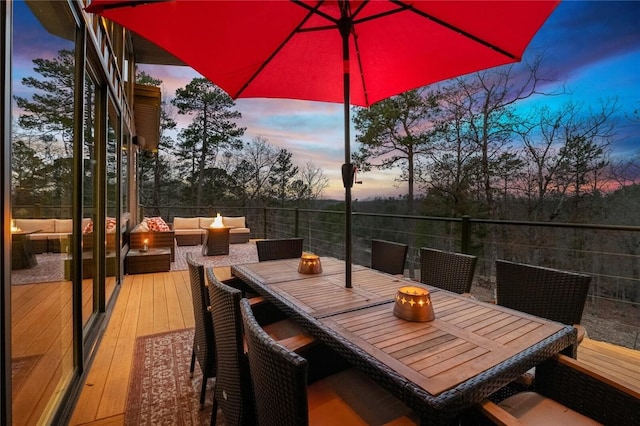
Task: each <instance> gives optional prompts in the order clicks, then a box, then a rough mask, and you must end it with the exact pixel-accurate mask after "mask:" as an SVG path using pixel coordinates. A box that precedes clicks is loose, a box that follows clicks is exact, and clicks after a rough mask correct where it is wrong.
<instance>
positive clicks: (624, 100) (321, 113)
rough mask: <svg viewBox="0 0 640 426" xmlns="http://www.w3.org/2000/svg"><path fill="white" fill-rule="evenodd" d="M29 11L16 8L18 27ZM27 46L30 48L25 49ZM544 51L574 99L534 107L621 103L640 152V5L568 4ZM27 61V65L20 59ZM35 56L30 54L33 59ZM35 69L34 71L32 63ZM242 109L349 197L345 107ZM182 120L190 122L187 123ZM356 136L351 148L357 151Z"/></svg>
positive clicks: (535, 44)
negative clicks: (343, 170)
mask: <svg viewBox="0 0 640 426" xmlns="http://www.w3.org/2000/svg"><path fill="white" fill-rule="evenodd" d="M25 9H26V8H24V6H22V7H16V8H15V11H14V13H15V15H16V16H15V17H14V21H15V22H19V21H20V20H21V19H22V18H23V17H22V16H21V14H23V13H26V10H25ZM30 42H33V41H30V40H29V38H28V37H16V39H15V43H16V45H17V48H14V52H15V57H14V91H15V92H16V93H19V92H20V86H19V78H20V76H21V75H25V74H26V73H28V72H29V69H28V67H29V66H30V67H31V68H32V64H31V58H33V57H34V56H33V52H31V53H28V52H29V51H30V50H32V49H28V48H26V44H27V43H30ZM23 48H24V49H23ZM541 51H542V52H544V56H545V64H546V66H547V67H551V68H550V70H551V72H553V73H554V74H556V75H557V77H558V78H559V79H560V80H561V81H560V83H559V84H565V86H566V88H567V90H568V91H569V92H570V93H571V94H570V95H567V96H564V97H557V98H548V97H545V98H540V99H535V100H533V101H528V102H527V103H526V104H523V105H522V106H521V108H529V107H531V106H532V105H533V104H541V103H544V104H547V105H550V106H554V105H559V104H560V103H563V102H566V101H568V100H570V99H571V100H573V101H576V102H583V103H584V104H585V105H586V106H589V105H593V106H594V107H597V105H598V104H599V101H600V100H602V99H607V98H611V97H617V98H618V99H619V105H620V107H621V109H620V111H619V116H620V117H619V126H618V129H617V137H616V140H615V142H614V143H613V145H612V150H613V153H614V155H624V156H630V155H635V154H636V153H638V152H640V150H639V149H638V148H639V147H640V118H639V117H638V113H636V118H635V121H634V120H632V119H630V117H632V116H633V113H634V110H638V109H640V71H639V70H640V1H621V2H614V1H564V2H562V3H561V4H560V5H559V6H558V7H557V9H556V10H555V11H554V12H553V14H552V15H551V17H550V18H549V19H548V20H547V22H546V23H545V24H544V25H543V27H542V28H541V29H540V31H539V32H538V33H537V35H536V36H535V38H534V39H533V40H532V42H531V44H530V45H529V47H528V49H527V51H526V52H525V59H526V58H527V57H532V56H533V55H535V54H537V53H540V52H541ZM22 54H24V55H25V56H24V57H23V59H24V61H22V60H21V56H20V55H22ZM27 55H30V56H27ZM29 64H31V65H29ZM140 69H142V70H145V71H147V72H148V73H149V74H151V75H153V76H154V77H156V78H159V79H161V80H162V81H163V91H164V92H165V94H166V95H167V96H169V97H173V96H174V94H175V90H176V89H177V88H179V87H184V86H185V85H186V84H187V83H188V82H189V81H190V80H191V79H192V78H194V77H198V76H199V74H197V73H196V72H195V71H193V70H191V69H190V68H187V67H159V66H154V67H151V66H141V67H140ZM236 108H237V110H238V111H240V112H241V114H242V120H241V121H240V123H239V125H240V126H242V127H246V128H247V131H246V133H245V136H244V139H245V140H247V141H248V140H251V139H253V138H254V137H256V136H262V137H264V138H266V139H267V140H268V141H269V143H271V144H272V145H275V146H277V147H282V148H286V149H288V150H289V151H291V152H292V153H293V159H294V161H295V162H296V163H298V164H300V165H301V164H303V163H304V162H305V161H308V160H311V161H313V162H314V163H315V164H316V165H317V166H319V167H321V168H322V169H323V170H324V172H325V175H326V176H328V177H329V178H330V187H329V188H327V190H326V191H325V194H324V197H325V198H336V199H340V198H342V197H343V195H344V189H343V188H342V182H341V179H340V165H341V164H342V163H343V162H344V154H343V139H344V138H343V119H342V105H340V104H329V103H321V102H309V101H294V100H291V101H287V100H268V99H240V100H237V101H236ZM178 119H179V122H182V123H188V121H181V119H180V117H178ZM355 136H356V134H355V131H352V144H351V146H352V150H356V149H357V146H356V143H355ZM398 175H399V172H398V171H388V172H370V173H366V174H362V175H360V176H359V180H362V181H363V184H362V185H356V186H355V187H354V189H353V198H354V199H365V198H369V197H375V196H383V197H386V196H399V195H403V194H406V185H404V184H402V183H400V184H399V183H397V182H395V178H396V177H397V176H398Z"/></svg>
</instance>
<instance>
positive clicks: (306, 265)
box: [298, 253, 322, 274]
mask: <svg viewBox="0 0 640 426" xmlns="http://www.w3.org/2000/svg"><path fill="white" fill-rule="evenodd" d="M298 272H300V273H301V274H319V273H321V272H322V264H321V263H320V256H318V255H317V254H313V253H302V257H300V263H298Z"/></svg>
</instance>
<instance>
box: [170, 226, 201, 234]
mask: <svg viewBox="0 0 640 426" xmlns="http://www.w3.org/2000/svg"><path fill="white" fill-rule="evenodd" d="M173 232H174V233H175V235H202V234H203V233H204V229H200V228H198V229H174V230H173Z"/></svg>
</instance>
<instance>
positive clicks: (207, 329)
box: [186, 253, 216, 406]
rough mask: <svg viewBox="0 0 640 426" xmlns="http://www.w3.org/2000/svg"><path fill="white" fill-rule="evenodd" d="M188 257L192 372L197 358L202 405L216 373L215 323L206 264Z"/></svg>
mask: <svg viewBox="0 0 640 426" xmlns="http://www.w3.org/2000/svg"><path fill="white" fill-rule="evenodd" d="M186 259H187V265H188V266H189V282H190V283H191V299H192V301H193V317H194V320H195V333H194V336H193V350H192V352H191V367H190V372H191V375H192V376H193V371H194V368H195V361H196V360H197V361H198V364H199V365H200V369H201V370H202V374H203V377H202V389H201V391H200V406H203V405H204V399H205V392H206V390H207V379H208V378H210V377H215V375H216V349H215V346H214V335H213V323H212V322H211V316H210V315H209V313H208V311H207V306H208V305H209V296H208V294H207V291H206V289H205V281H204V279H205V278H204V266H203V265H201V264H198V263H196V262H195V261H194V260H193V258H192V257H191V253H187V254H186Z"/></svg>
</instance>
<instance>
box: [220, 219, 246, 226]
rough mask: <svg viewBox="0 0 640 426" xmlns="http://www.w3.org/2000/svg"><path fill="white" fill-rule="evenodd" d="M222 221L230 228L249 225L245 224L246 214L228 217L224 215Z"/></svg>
mask: <svg viewBox="0 0 640 426" xmlns="http://www.w3.org/2000/svg"><path fill="white" fill-rule="evenodd" d="M222 223H223V224H224V226H228V227H230V228H246V226H247V225H245V218H244V216H240V217H227V216H224V217H223V218H222Z"/></svg>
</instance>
